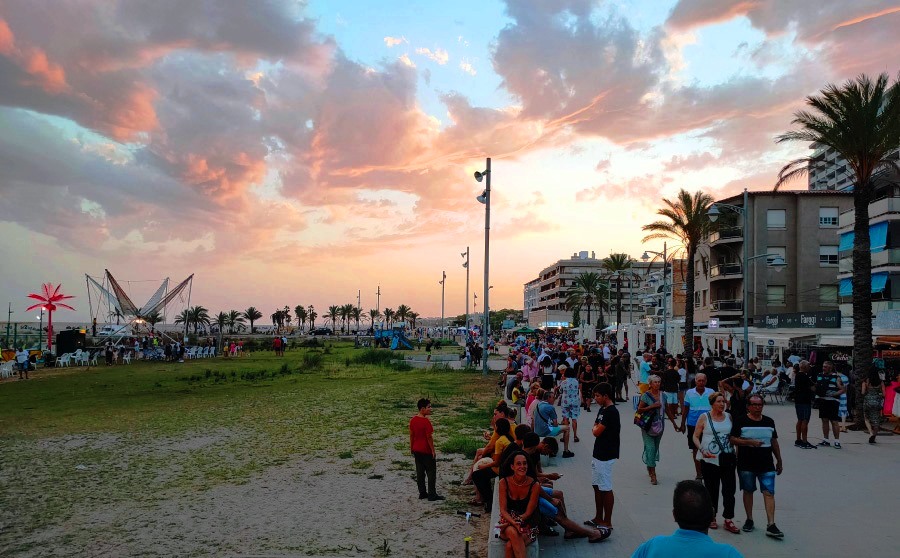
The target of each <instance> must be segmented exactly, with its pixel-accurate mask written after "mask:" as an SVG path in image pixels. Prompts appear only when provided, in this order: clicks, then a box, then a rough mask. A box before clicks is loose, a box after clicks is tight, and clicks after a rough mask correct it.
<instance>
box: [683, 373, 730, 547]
mask: <svg viewBox="0 0 900 558" xmlns="http://www.w3.org/2000/svg"><path fill="white" fill-rule="evenodd" d="M725 403H726V400H725V395H724V394H723V393H721V392H718V391H716V392H713V393H712V394H710V396H709V404H710V406H711V407H712V410H710V411H709V412H706V413H703V414H702V415H700V418H698V419H697V426H696V427H695V428H694V445H696V446H697V447H698V448H699V453H700V458H699V461H700V470H701V471H702V472H703V484H704V485H705V486H706V491H707V492H709V498H710V500H711V501H712V506H713V510H714V512H715V513H716V514H718V512H719V486H720V485H721V489H722V517H724V518H725V525H724V526H725V530H726V531H728V532H729V533H739V532H740V530H739V529H738V528H737V526H736V525H735V524H734V521H733V519H734V494H735V489H736V487H737V472H736V468H737V459H736V457H735V454H734V448H733V447H732V446H731V443H730V442H729V441H728V436H729V435H730V434H731V415H729V414H728V413H727V412H725ZM709 528H710V529H718V528H719V525H718V524H717V523H716V518H715V516H714V517H713V520H712V523H710V524H709Z"/></svg>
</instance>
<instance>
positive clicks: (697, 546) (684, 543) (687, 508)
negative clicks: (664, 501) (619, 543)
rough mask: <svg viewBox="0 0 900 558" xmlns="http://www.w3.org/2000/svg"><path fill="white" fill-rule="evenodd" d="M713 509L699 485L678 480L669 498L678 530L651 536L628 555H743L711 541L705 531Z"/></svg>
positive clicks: (640, 557)
mask: <svg viewBox="0 0 900 558" xmlns="http://www.w3.org/2000/svg"><path fill="white" fill-rule="evenodd" d="M712 509H713V508H712V504H711V503H710V498H709V493H708V492H707V491H706V488H704V486H703V485H702V484H700V483H699V482H697V481H691V480H684V481H681V482H679V483H678V484H676V485H675V495H674V497H673V498H672V515H673V516H674V517H675V523H677V524H678V529H676V530H675V532H674V533H672V535H671V536H668V537H665V536H660V537H653V538H652V539H650V540H649V541H647V542H645V543H644V544H642V545H641V546H639V547H638V548H637V550H635V551H634V554H632V555H631V558H681V557H682V556H704V557H708V558H713V557H716V558H742V556H741V553H740V552H738V551H737V550H735V548H734V547H732V546H731V545H727V544H722V543H717V542H714V541H713V540H712V539H711V538H710V537H709V535H708V534H707V533H708V531H709V524H710V523H711V522H712V520H713V519H714V516H715V514H714V513H713V511H712Z"/></svg>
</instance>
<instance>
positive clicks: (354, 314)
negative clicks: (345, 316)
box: [350, 306, 362, 332]
mask: <svg viewBox="0 0 900 558" xmlns="http://www.w3.org/2000/svg"><path fill="white" fill-rule="evenodd" d="M350 318H352V319H353V321H355V322H356V331H357V332H358V331H359V320H360V318H362V310H360V309H359V307H358V306H353V307H352V308H351V309H350Z"/></svg>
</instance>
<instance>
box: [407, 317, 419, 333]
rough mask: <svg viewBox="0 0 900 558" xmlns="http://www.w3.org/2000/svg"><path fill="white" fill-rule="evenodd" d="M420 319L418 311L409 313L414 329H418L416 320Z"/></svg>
mask: <svg viewBox="0 0 900 558" xmlns="http://www.w3.org/2000/svg"><path fill="white" fill-rule="evenodd" d="M418 319H419V314H418V312H410V313H409V320H410V321H411V322H412V328H413V330H414V331H415V329H416V320H418Z"/></svg>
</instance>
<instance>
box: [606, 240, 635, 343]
mask: <svg viewBox="0 0 900 558" xmlns="http://www.w3.org/2000/svg"><path fill="white" fill-rule="evenodd" d="M632 263H633V260H632V259H631V256H629V255H628V254H623V253H621V252H619V253H613V254H610V255H609V257H606V258H603V268H604V269H605V270H606V271H608V272H610V273H611V274H613V275H615V276H616V324H621V323H622V274H621V273H620V272H622V271H625V270H626V269H631V264H632ZM616 327H618V325H616Z"/></svg>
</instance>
